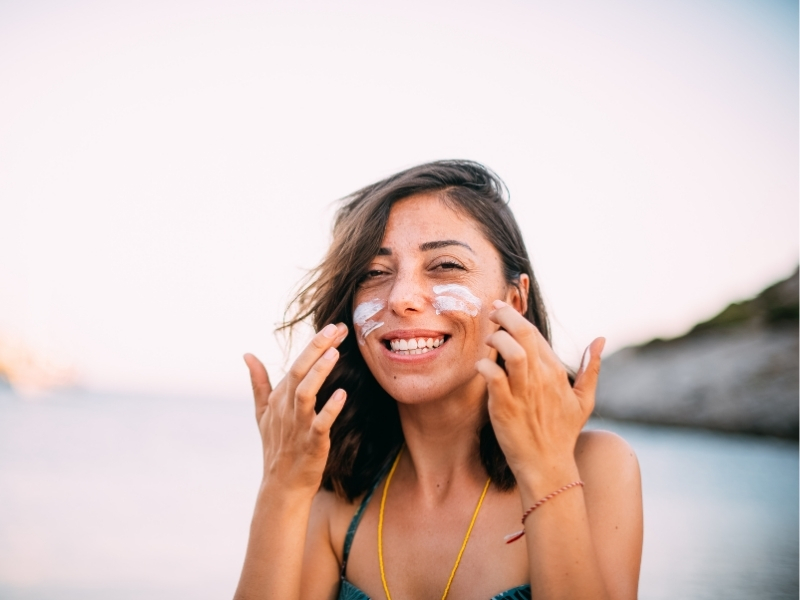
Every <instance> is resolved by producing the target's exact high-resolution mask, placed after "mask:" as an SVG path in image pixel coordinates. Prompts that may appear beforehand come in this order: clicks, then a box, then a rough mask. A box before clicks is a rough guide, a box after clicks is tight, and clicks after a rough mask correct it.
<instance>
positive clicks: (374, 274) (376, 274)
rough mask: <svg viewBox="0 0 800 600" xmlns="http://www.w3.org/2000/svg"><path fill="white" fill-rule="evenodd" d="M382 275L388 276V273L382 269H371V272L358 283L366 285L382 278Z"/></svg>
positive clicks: (365, 274) (364, 275)
mask: <svg viewBox="0 0 800 600" xmlns="http://www.w3.org/2000/svg"><path fill="white" fill-rule="evenodd" d="M382 275H386V271H383V270H381V269H370V270H369V271H367V272H366V273H364V274H363V275H362V276H361V277H360V278H359V280H358V282H359V283H365V282H367V281H371V280H373V279H377V278H378V277H381V276H382Z"/></svg>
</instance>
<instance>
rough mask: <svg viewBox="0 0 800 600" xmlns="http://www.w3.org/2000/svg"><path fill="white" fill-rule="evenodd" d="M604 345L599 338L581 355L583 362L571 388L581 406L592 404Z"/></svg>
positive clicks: (603, 339)
mask: <svg viewBox="0 0 800 600" xmlns="http://www.w3.org/2000/svg"><path fill="white" fill-rule="evenodd" d="M605 345H606V339H605V338H602V337H599V338H597V339H595V340H594V341H593V342H592V343H591V344H589V346H588V347H587V348H586V351H585V352H584V353H583V360H582V361H581V366H580V369H579V370H578V375H577V376H576V377H575V385H574V386H572V389H573V390H574V391H575V394H576V395H577V396H578V399H579V400H580V402H581V404H584V403H591V404H594V392H595V389H596V388H597V378H598V376H599V375H600V354H602V352H603V348H604V347H605ZM592 408H593V407H592Z"/></svg>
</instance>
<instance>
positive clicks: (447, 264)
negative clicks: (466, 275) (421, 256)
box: [433, 258, 464, 271]
mask: <svg viewBox="0 0 800 600" xmlns="http://www.w3.org/2000/svg"><path fill="white" fill-rule="evenodd" d="M433 269H438V270H440V271H453V270H460V271H463V270H464V265H462V264H461V263H460V262H457V261H455V260H453V259H452V258H446V259H443V260H440V261H439V262H437V263H435V264H434V265H433Z"/></svg>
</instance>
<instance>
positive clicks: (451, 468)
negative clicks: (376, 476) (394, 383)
mask: <svg viewBox="0 0 800 600" xmlns="http://www.w3.org/2000/svg"><path fill="white" fill-rule="evenodd" d="M477 383H481V384H482V385H480V386H477V385H474V384H473V385H468V386H466V387H465V389H463V390H459V391H458V392H457V393H454V394H451V395H450V396H449V397H446V398H442V399H440V400H435V401H428V402H424V403H420V404H399V406H398V410H399V413H400V423H401V426H402V428H403V435H404V436H405V442H406V450H405V451H404V455H405V456H404V457H403V459H402V460H401V464H400V465H398V470H399V471H400V472H399V473H398V477H402V479H407V480H408V481H407V483H409V484H412V485H415V486H418V487H419V491H420V492H421V493H422V494H423V495H425V496H426V497H430V499H431V500H432V501H435V500H436V499H440V498H442V497H443V496H445V495H447V493H448V491H449V490H450V489H451V488H452V487H453V486H454V485H456V486H459V487H460V485H462V484H465V483H466V484H468V485H472V484H478V485H483V484H484V482H485V480H486V472H485V470H484V469H483V466H482V465H481V462H480V443H479V437H478V434H479V431H480V428H481V427H482V425H483V424H484V423H485V422H486V420H487V419H488V414H487V409H486V401H485V393H486V391H485V390H486V388H485V383H483V382H477Z"/></svg>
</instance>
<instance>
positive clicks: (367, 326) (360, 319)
mask: <svg viewBox="0 0 800 600" xmlns="http://www.w3.org/2000/svg"><path fill="white" fill-rule="evenodd" d="M383 307H384V304H383V302H382V301H381V300H378V299H377V298H375V299H374V300H369V301H368V302H362V303H361V304H359V305H358V306H356V309H355V310H354V311H353V323H354V324H355V325H357V326H358V327H359V328H360V329H361V339H360V340H358V342H359V343H360V344H363V343H364V340H366V339H367V336H368V335H369V334H370V333H372V332H373V331H375V330H376V329H377V328H378V327H380V326H381V325H383V322H382V321H380V322H378V321H373V320H372V319H371V318H370V317H374V316H375V315H376V314H377V313H379V312H380V311H382V310H383Z"/></svg>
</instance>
